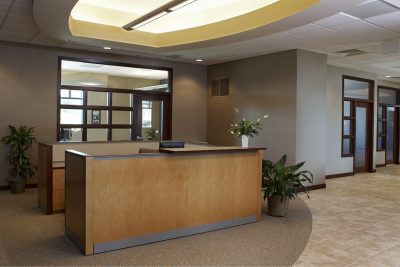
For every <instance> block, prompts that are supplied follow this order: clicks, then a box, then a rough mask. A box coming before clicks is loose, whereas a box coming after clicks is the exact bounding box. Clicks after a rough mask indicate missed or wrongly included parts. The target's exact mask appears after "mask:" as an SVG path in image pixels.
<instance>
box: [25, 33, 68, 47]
mask: <svg viewBox="0 0 400 267" xmlns="http://www.w3.org/2000/svg"><path fill="white" fill-rule="evenodd" d="M30 43H31V44H35V45H44V46H60V45H62V44H64V43H65V41H64V40H57V39H54V38H51V37H48V36H47V35H45V34H44V33H39V34H38V35H36V36H35V38H33V39H32V40H31V41H30Z"/></svg>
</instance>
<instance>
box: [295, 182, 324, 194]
mask: <svg viewBox="0 0 400 267" xmlns="http://www.w3.org/2000/svg"><path fill="white" fill-rule="evenodd" d="M324 188H326V184H325V183H323V184H315V185H309V186H305V188H304V189H302V190H298V192H299V193H301V192H305V191H313V190H318V189H324Z"/></svg>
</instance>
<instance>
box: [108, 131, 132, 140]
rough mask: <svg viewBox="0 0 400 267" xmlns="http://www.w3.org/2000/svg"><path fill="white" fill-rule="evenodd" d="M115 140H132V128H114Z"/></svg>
mask: <svg viewBox="0 0 400 267" xmlns="http://www.w3.org/2000/svg"><path fill="white" fill-rule="evenodd" d="M112 140H113V141H130V140H131V129H113V130H112Z"/></svg>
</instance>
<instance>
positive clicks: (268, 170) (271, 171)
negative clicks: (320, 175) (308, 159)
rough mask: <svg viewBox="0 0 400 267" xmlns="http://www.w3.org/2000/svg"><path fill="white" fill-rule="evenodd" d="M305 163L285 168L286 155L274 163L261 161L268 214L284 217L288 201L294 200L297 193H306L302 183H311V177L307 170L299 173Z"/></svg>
mask: <svg viewBox="0 0 400 267" xmlns="http://www.w3.org/2000/svg"><path fill="white" fill-rule="evenodd" d="M304 163H305V161H303V162H300V163H299V164H296V165H290V166H285V164H286V155H284V156H283V157H282V158H281V159H280V160H278V161H277V162H276V163H274V162H272V161H269V160H263V163H262V174H263V180H262V187H263V191H264V200H265V199H266V198H268V214H269V215H271V216H279V217H284V216H286V215H287V212H288V208H289V199H295V197H296V196H297V194H298V193H299V192H305V193H306V194H307V197H309V195H308V191H307V190H306V188H305V187H304V185H303V183H305V182H309V183H312V182H313V179H314V177H313V175H312V173H311V172H309V171H307V170H302V171H299V169H300V168H301V167H303V165H304Z"/></svg>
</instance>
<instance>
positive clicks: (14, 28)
mask: <svg viewBox="0 0 400 267" xmlns="http://www.w3.org/2000/svg"><path fill="white" fill-rule="evenodd" d="M1 30H2V31H6V32H15V33H17V34H34V33H37V32H38V31H39V29H38V28H37V27H36V25H32V24H27V25H26V26H25V27H24V26H18V25H14V24H9V23H4V24H3V27H2V28H1Z"/></svg>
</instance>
